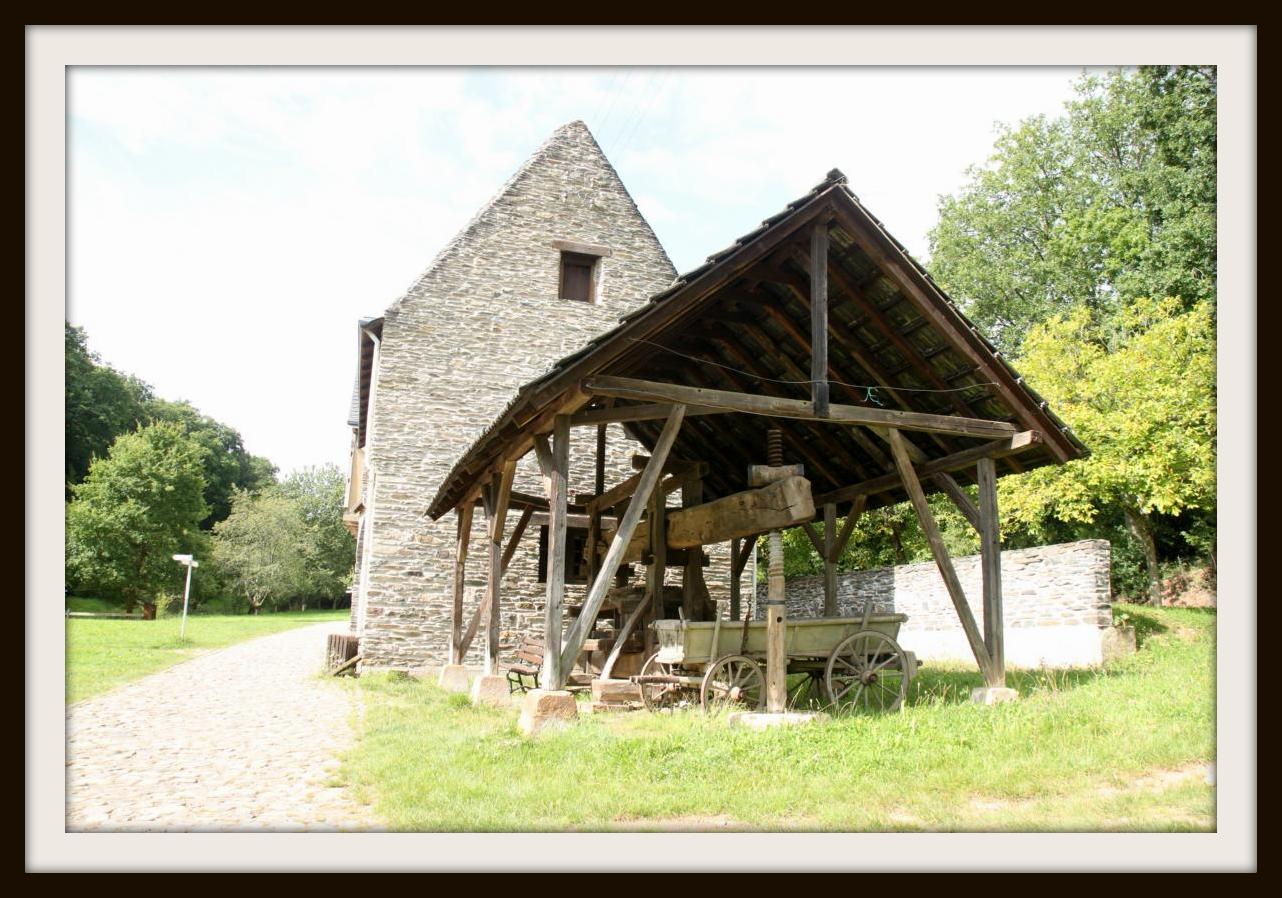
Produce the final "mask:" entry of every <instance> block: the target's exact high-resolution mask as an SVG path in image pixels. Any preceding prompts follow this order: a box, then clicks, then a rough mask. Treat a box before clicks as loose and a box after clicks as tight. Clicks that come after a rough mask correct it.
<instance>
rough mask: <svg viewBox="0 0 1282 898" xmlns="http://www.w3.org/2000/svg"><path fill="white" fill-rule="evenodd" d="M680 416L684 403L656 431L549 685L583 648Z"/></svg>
mask: <svg viewBox="0 0 1282 898" xmlns="http://www.w3.org/2000/svg"><path fill="white" fill-rule="evenodd" d="M684 419H685V406H684V405H677V406H675V407H674V408H673V409H672V416H671V417H670V418H668V420H667V422H666V423H665V424H664V425H663V432H662V433H660V434H659V439H658V441H657V442H656V443H655V444H654V452H653V453H652V454H651V456H650V463H649V464H647V465H646V468H645V470H644V471H642V472H641V482H640V483H639V484H638V485H637V490H636V493H635V494H634V495H633V497H632V501H631V502H629V503H628V510H627V511H626V512H624V514H623V519H622V520H621V521H619V529H618V531H617V533H616V534H615V536H616V539H615V540H614V542H612V543H610V548H609V550H608V551H607V552H606V553H605V559H604V560H603V561H602V562H601V569H600V570H599V571H597V575H596V579H595V580H593V581H592V586H591V587H589V589H588V594H587V597H586V598H585V599H584V600H583V608H582V610H581V611H580V612H579V616H578V617H577V618H575V620H574V624H573V625H572V626H571V627H570V630H569V632H568V633H566V635H565V642H564V646H563V648H562V649H561V663H560V668H559V673H560V679H559V680H556V681H553V680H548V679H546V678H545V679H544V682H545V683H549V684H550V685H551V687H552V688H553V689H560V688H561V687H563V686H564V685H565V678H566V676H567V675H568V674H569V671H570V668H571V667H573V665H574V662H575V660H576V659H577V658H578V657H579V651H580V650H581V649H582V648H583V640H585V639H586V638H587V635H588V633H590V632H591V630H592V626H593V624H594V623H595V622H596V618H597V615H598V614H599V613H600V612H601V603H602V602H604V601H605V594H606V592H608V591H609V589H610V585H611V583H612V581H613V580H614V575H615V573H616V572H617V571H618V570H619V565H620V563H622V561H623V553H624V550H625V549H627V546H628V542H629V541H630V540H631V539H632V533H633V531H635V530H636V529H637V523H638V522H639V521H640V520H641V512H642V511H643V510H644V509H645V505H646V502H647V501H648V500H649V498H650V494H651V493H652V492H654V489H655V487H656V486H658V483H659V478H660V477H661V476H662V475H663V463H664V462H665V461H667V458H668V452H669V450H671V449H672V444H673V443H674V442H676V439H677V433H678V432H679V431H680V430H681V422H682V421H683V420H684ZM545 663H546V662H545Z"/></svg>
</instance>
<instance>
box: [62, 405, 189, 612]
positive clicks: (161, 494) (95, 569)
mask: <svg viewBox="0 0 1282 898" xmlns="http://www.w3.org/2000/svg"><path fill="white" fill-rule="evenodd" d="M201 461H202V450H201V448H200V446H199V445H197V444H196V443H195V442H194V441H193V440H191V439H190V438H189V437H188V436H187V435H186V434H185V433H184V431H183V429H182V427H180V426H179V425H176V424H167V423H160V424H151V425H148V426H146V427H142V428H140V429H139V430H137V431H136V432H134V433H129V434H125V435H123V436H121V437H119V438H117V439H116V441H115V442H114V443H112V444H111V448H110V449H109V450H108V452H107V454H106V456H105V457H102V458H98V459H95V460H94V461H93V462H92V464H91V465H90V468H89V474H88V476H87V477H86V478H85V480H84V482H83V483H80V484H77V485H75V486H73V487H72V500H71V502H70V503H69V505H68V506H67V546H66V549H67V571H68V579H69V580H70V581H71V582H72V583H73V584H74V585H76V586H78V587H80V588H82V589H88V590H93V591H94V592H95V593H96V594H97V595H99V596H101V597H102V598H106V599H114V600H116V601H119V602H120V603H121V604H123V605H124V606H125V608H126V609H127V610H133V608H134V607H136V606H137V605H142V606H143V607H144V608H145V609H147V610H148V611H149V612H150V611H152V610H153V609H154V607H155V605H156V600H157V597H158V596H159V595H161V594H162V593H166V592H171V591H173V589H174V587H175V585H176V582H177V581H176V576H177V571H178V566H177V565H175V563H174V561H173V558H172V555H173V554H174V553H175V552H178V551H180V550H181V549H182V548H183V544H184V540H185V538H186V537H187V535H188V534H189V533H191V532H193V531H195V530H196V529H197V528H198V526H199V523H200V520H201V519H202V518H203V517H204V516H205V514H206V513H207V512H208V508H207V506H206V505H205V502H204V499H203V498H202V494H203V492H204V488H205V482H204V474H203V472H202V466H201Z"/></svg>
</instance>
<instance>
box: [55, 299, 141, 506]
mask: <svg viewBox="0 0 1282 898" xmlns="http://www.w3.org/2000/svg"><path fill="white" fill-rule="evenodd" d="M64 329H65V353H64V358H65V360H64V366H65V367H64V370H65V373H66V389H65V393H64V401H65V414H66V484H67V497H68V498H70V496H71V487H72V485H74V484H77V483H80V482H81V481H82V480H84V479H85V475H86V474H88V473H89V465H90V464H91V463H92V462H93V460H94V459H95V458H101V457H103V456H104V455H106V454H107V449H108V447H110V446H111V444H112V442H113V441H114V440H115V439H116V437H118V436H120V434H122V433H129V432H130V431H132V430H133V429H134V428H136V427H137V426H138V424H139V423H140V422H143V421H144V420H146V414H145V411H144V408H145V405H146V403H147V402H148V401H149V400H150V399H151V388H150V387H148V386H147V385H146V384H145V383H143V382H142V381H140V380H138V378H136V377H133V376H131V375H125V374H121V373H120V372H118V371H116V370H115V369H114V368H111V367H109V366H107V365H103V364H102V363H101V362H100V360H99V359H98V357H97V356H96V355H94V354H93V353H91V352H89V347H88V344H87V342H86V337H85V332H84V330H82V329H81V328H78V327H73V326H72V325H70V324H66V323H65V322H64Z"/></svg>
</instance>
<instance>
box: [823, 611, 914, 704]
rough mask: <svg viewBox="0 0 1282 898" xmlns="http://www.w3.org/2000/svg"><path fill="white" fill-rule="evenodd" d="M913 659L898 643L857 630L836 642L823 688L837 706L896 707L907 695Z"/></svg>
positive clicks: (829, 659)
mask: <svg viewBox="0 0 1282 898" xmlns="http://www.w3.org/2000/svg"><path fill="white" fill-rule="evenodd" d="M911 679H912V662H911V660H910V659H909V658H908V656H907V653H905V652H904V650H903V649H901V648H900V647H899V643H897V642H895V640H893V639H891V638H890V637H889V636H887V635H886V634H885V633H879V632H877V631H876V630H860V631H859V632H858V633H856V634H854V635H853V636H850V637H848V638H847V639H845V640H843V641H842V642H840V643H839V644H838V645H837V648H836V649H835V650H834V651H833V653H832V655H831V656H830V657H829V658H828V667H827V670H826V671H825V672H824V691H825V692H826V693H827V697H828V701H829V702H831V703H832V704H833V705H834V706H835V707H838V708H850V709H852V710H856V711H896V710H898V709H899V707H900V706H901V705H902V704H903V701H904V699H905V698H906V697H907V695H908V683H909V681H910V680H911Z"/></svg>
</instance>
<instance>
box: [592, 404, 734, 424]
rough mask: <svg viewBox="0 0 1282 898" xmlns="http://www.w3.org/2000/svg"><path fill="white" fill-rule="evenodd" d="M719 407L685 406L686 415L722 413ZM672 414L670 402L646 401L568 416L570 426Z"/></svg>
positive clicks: (660, 417) (656, 418)
mask: <svg viewBox="0 0 1282 898" xmlns="http://www.w3.org/2000/svg"><path fill="white" fill-rule="evenodd" d="M725 413H726V412H725V411H724V410H723V409H719V408H708V407H704V406H693V407H687V409H686V415H687V416H691V415H723V414H725ZM671 414H672V403H670V402H647V403H642V404H641V405H620V406H615V407H613V408H590V409H587V410H585V411H581V412H579V413H578V414H575V415H571V416H570V426H571V427H584V426H587V425H590V424H597V425H600V424H627V423H630V422H632V421H662V420H664V419H666V418H667V417H668V416H669V415H671Z"/></svg>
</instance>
